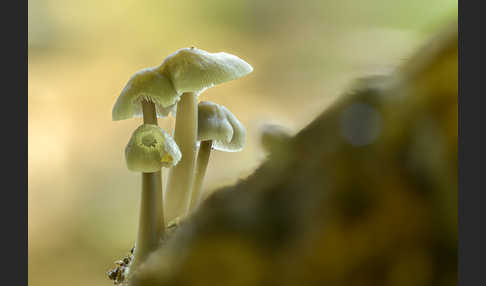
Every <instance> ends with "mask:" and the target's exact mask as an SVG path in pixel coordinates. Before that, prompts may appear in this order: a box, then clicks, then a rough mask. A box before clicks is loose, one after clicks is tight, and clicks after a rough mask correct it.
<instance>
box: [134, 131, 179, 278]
mask: <svg viewBox="0 0 486 286" xmlns="http://www.w3.org/2000/svg"><path fill="white" fill-rule="evenodd" d="M125 159H126V163H127V167H128V169H129V170H131V171H134V172H142V176H143V180H142V195H141V203H140V217H139V224H138V234H137V241H136V247H135V253H134V257H133V261H132V262H131V264H130V268H131V269H132V270H133V269H136V267H137V266H138V265H139V264H140V263H141V262H142V261H144V260H145V258H146V257H147V255H148V254H149V253H150V252H151V251H152V250H154V249H155V248H156V247H157V245H158V242H159V240H160V233H161V232H162V231H163V229H164V225H163V223H164V220H163V217H164V214H163V209H162V208H161V207H160V205H161V204H162V191H161V190H162V188H161V182H160V181H159V180H158V179H159V178H160V177H156V176H152V174H154V173H155V172H160V170H161V168H162V167H167V168H168V167H172V166H174V165H176V164H177V163H178V162H179V160H180V159H181V152H180V150H179V148H178V147H177V144H176V143H175V141H174V140H173V139H172V137H170V135H169V134H167V132H165V131H164V130H162V129H161V128H160V127H158V126H156V125H153V124H143V125H141V126H139V127H138V128H137V129H136V130H135V131H134V132H133V134H132V137H131V138H130V141H129V142H128V144H127V146H126V148H125ZM154 190H156V192H154Z"/></svg>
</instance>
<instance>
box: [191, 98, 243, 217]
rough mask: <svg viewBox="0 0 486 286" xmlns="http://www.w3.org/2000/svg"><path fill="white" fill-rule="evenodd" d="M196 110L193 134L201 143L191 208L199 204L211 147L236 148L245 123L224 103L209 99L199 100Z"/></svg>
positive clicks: (224, 149)
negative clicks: (196, 128) (196, 117)
mask: <svg viewBox="0 0 486 286" xmlns="http://www.w3.org/2000/svg"><path fill="white" fill-rule="evenodd" d="M198 110H199V111H198V130H197V134H198V140H199V141H200V142H201V143H200V148H199V152H198V155H197V163H196V175H195V180H194V188H193V191H192V198H191V203H190V209H191V210H193V209H194V208H196V207H197V205H198V204H199V201H200V197H201V189H202V183H203V180H204V176H205V174H206V168H207V165H208V162H209V156H210V154H211V150H212V149H215V150H219V151H224V152H239V151H241V150H242V149H243V147H244V146H245V142H246V131H245V127H244V126H243V125H242V124H241V123H240V121H239V120H238V119H237V118H236V117H235V116H234V115H233V113H231V112H230V111H229V110H228V109H227V108H226V107H224V106H222V105H219V104H216V103H213V102H210V101H201V102H200V103H199V105H198Z"/></svg>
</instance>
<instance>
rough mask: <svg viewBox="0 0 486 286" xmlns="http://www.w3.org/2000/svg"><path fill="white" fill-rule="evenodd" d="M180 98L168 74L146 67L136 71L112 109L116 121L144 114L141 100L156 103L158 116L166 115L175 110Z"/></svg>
mask: <svg viewBox="0 0 486 286" xmlns="http://www.w3.org/2000/svg"><path fill="white" fill-rule="evenodd" d="M179 99H180V94H178V93H177V92H176V91H175V89H174V87H173V86H172V83H171V81H170V79H169V78H167V76H165V75H163V74H161V73H159V72H157V69H156V68H146V69H143V70H140V71H138V72H137V73H135V74H134V75H133V76H132V77H131V78H130V79H129V80H128V82H127V84H126V85H125V87H124V88H123V90H122V92H121V93H120V96H119V97H118V99H117V100H116V102H115V105H114V106H113V111H112V119H113V120H114V121H117V120H123V119H129V118H132V117H141V116H142V105H141V103H140V101H142V100H146V101H150V102H153V103H155V109H156V112H157V116H158V117H166V116H167V115H168V114H169V113H170V112H174V111H175V107H176V104H177V102H178V101H179Z"/></svg>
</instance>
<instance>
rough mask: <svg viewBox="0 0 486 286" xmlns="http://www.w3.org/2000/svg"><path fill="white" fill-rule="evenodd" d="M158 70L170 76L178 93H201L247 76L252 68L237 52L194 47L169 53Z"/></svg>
mask: <svg viewBox="0 0 486 286" xmlns="http://www.w3.org/2000/svg"><path fill="white" fill-rule="evenodd" d="M159 71H160V72H161V73H164V74H165V75H167V77H169V78H170V80H171V82H172V84H173V86H174V88H175V90H176V91H177V92H178V93H183V92H195V93H201V92H202V91H204V90H205V89H207V88H210V87H212V86H214V85H216V84H220V83H223V82H227V81H230V80H234V79H237V78H240V77H242V76H245V75H247V74H249V73H250V72H252V71H253V68H252V66H250V65H249V64H248V63H247V62H245V61H244V60H242V59H240V58H239V57H237V56H234V55H231V54H227V53H224V52H220V53H208V52H206V51H204V50H200V49H197V48H194V47H191V48H183V49H179V50H177V51H176V52H175V53H173V54H171V55H170V56H168V57H167V58H166V59H165V60H164V61H163V62H162V64H161V65H160V67H159Z"/></svg>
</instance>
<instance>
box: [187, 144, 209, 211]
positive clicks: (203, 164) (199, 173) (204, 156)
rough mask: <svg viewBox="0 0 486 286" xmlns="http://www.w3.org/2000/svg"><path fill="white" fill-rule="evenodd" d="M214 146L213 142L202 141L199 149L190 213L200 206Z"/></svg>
mask: <svg viewBox="0 0 486 286" xmlns="http://www.w3.org/2000/svg"><path fill="white" fill-rule="evenodd" d="M212 145H213V141H212V140H206V141H201V146H200V147H199V152H198V154H197V161H196V177H195V179H194V187H193V189H192V196H191V205H190V207H189V210H190V211H192V210H194V209H195V208H196V207H197V206H198V205H199V201H200V200H201V191H202V185H203V181H204V176H205V175H206V169H207V167H208V162H209V155H210V154H211V146H212Z"/></svg>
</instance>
